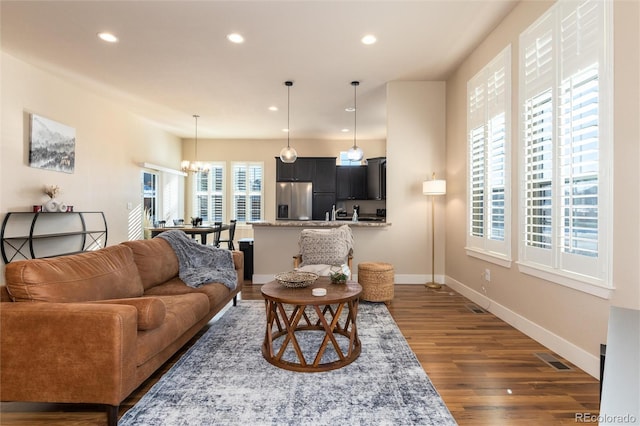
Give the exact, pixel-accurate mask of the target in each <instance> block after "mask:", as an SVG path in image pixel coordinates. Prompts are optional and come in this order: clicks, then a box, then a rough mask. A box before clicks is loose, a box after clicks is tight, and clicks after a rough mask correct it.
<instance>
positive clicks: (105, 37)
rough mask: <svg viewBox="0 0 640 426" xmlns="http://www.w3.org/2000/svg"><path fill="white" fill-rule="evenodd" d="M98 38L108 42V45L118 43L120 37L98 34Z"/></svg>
mask: <svg viewBox="0 0 640 426" xmlns="http://www.w3.org/2000/svg"><path fill="white" fill-rule="evenodd" d="M98 37H100V40H102V41H106V42H107V43H115V42H117V41H118V37H116V36H114V35H113V34H111V33H106V32H105V33H98Z"/></svg>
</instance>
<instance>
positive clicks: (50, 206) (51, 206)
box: [44, 198, 60, 213]
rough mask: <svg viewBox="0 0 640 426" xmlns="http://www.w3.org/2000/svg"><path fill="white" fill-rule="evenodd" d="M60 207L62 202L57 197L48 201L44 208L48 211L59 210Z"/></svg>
mask: <svg viewBox="0 0 640 426" xmlns="http://www.w3.org/2000/svg"><path fill="white" fill-rule="evenodd" d="M59 209H60V203H59V202H58V201H57V200H56V199H55V198H52V199H50V200H49V201H47V202H46V203H45V205H44V210H45V211H47V212H51V213H53V212H57V211H59Z"/></svg>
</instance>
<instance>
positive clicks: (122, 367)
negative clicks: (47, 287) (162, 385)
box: [0, 302, 138, 405]
mask: <svg viewBox="0 0 640 426" xmlns="http://www.w3.org/2000/svg"><path fill="white" fill-rule="evenodd" d="M137 315H138V314H137V311H136V308H135V307H133V306H126V305H119V304H116V305H112V304H99V303H45V302H42V303H40V302H35V303H30V302H4V303H2V304H1V306H0V323H1V324H2V327H1V328H0V378H1V380H2V392H1V395H0V396H1V399H2V401H38V402H71V403H74V402H75V403H80V402H82V403H96V404H109V405H118V404H120V402H122V400H123V399H124V398H126V396H127V395H129V394H130V393H131V392H132V391H133V390H134V389H135V386H136V364H135V360H136V339H137V326H136V323H137Z"/></svg>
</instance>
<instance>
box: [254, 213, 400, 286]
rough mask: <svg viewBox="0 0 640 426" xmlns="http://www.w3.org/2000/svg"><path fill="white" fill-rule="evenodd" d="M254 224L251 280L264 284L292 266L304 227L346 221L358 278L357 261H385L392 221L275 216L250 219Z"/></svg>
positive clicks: (325, 225) (334, 225)
mask: <svg viewBox="0 0 640 426" xmlns="http://www.w3.org/2000/svg"><path fill="white" fill-rule="evenodd" d="M251 225H252V227H253V238H254V245H253V253H254V260H253V271H254V272H253V283H254V284H264V283H267V282H269V281H272V280H273V277H274V275H275V274H277V273H279V272H286V271H290V270H292V269H293V257H294V256H295V255H296V254H298V239H299V237H300V232H301V231H302V230H303V229H314V228H315V229H322V228H336V227H339V226H342V225H348V226H349V227H350V228H351V231H352V233H353V271H352V272H353V279H354V280H357V275H356V274H357V273H358V262H367V261H385V260H386V259H385V251H386V250H387V243H388V231H389V227H390V226H391V223H389V222H380V221H362V222H351V221H348V220H335V221H315V220H292V221H289V220H276V221H273V222H269V221H264V222H251Z"/></svg>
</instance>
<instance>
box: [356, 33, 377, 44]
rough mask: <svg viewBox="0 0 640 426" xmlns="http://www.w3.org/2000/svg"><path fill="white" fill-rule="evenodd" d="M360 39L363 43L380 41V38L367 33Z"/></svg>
mask: <svg viewBox="0 0 640 426" xmlns="http://www.w3.org/2000/svg"><path fill="white" fill-rule="evenodd" d="M360 41H362V43H363V44H373V43H375V42H376V41H378V39H377V38H376V36H374V35H373V34H367V35H366V36H364V37H362V38H361V39H360Z"/></svg>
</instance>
